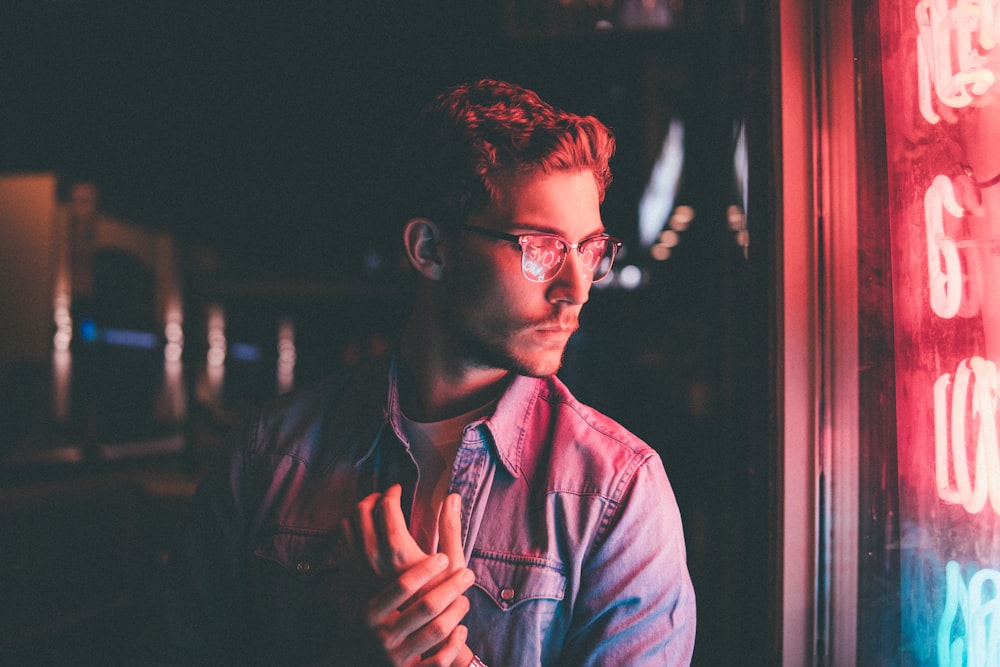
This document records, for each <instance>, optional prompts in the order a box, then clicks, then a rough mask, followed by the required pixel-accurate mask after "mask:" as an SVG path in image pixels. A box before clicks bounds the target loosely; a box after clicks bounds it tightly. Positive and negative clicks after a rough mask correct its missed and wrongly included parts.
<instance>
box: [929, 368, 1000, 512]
mask: <svg viewBox="0 0 1000 667" xmlns="http://www.w3.org/2000/svg"><path fill="white" fill-rule="evenodd" d="M970 379H971V380H972V382H971V391H970ZM949 387H950V388H951V413H950V415H949V411H948V389H949ZM998 388H1000V378H998V376H997V367H996V365H995V364H994V363H993V362H992V361H987V360H985V359H983V358H981V357H973V358H972V359H968V360H964V361H962V362H961V363H960V364H959V365H958V368H957V369H955V379H954V382H952V379H951V375H950V374H948V373H945V374H944V375H942V376H941V377H940V378H938V380H937V382H935V383H934V466H935V478H936V481H937V490H938V496H939V497H940V498H941V500H943V501H945V502H946V503H952V504H961V505H962V506H963V507H964V508H965V510H966V511H967V512H969V513H970V514H978V513H979V512H981V511H982V510H983V508H984V507H985V506H986V499H987V498H989V500H990V505H991V506H992V507H993V511H995V512H996V513H997V514H1000V438H998V435H997V401H998ZM970 403H971V404H970ZM967 417H968V419H967ZM967 423H973V424H977V425H978V427H977V430H976V435H975V443H976V444H975V447H976V451H975V457H974V460H975V480H972V479H970V475H969V458H968V454H967V451H966V449H967V447H968V438H967V435H966V424H967ZM949 426H950V428H949ZM949 455H950V456H949ZM949 458H950V459H951V461H952V463H951V464H949ZM952 472H954V480H955V483H954V486H952V483H951V476H952Z"/></svg>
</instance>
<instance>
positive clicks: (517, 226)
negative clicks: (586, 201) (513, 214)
mask: <svg viewBox="0 0 1000 667" xmlns="http://www.w3.org/2000/svg"><path fill="white" fill-rule="evenodd" d="M522 229H523V230H525V231H523V232H515V231H513V230H522ZM511 230H512V231H509V232H508V233H509V234H531V233H535V234H548V235H549V236H558V237H559V238H561V239H565V238H566V237H565V236H563V235H562V234H560V233H559V232H558V231H556V230H555V229H547V228H545V227H539V226H538V225H534V224H528V223H521V222H514V223H513V224H512V225H511ZM607 233H608V230H607V227H605V226H604V223H603V222H602V223H601V228H600V230H598V231H596V232H593V233H591V234H587V235H585V236H584V237H583V238H582V239H580V240H581V241H583V240H585V239H590V238H593V237H595V236H600V235H601V234H607Z"/></svg>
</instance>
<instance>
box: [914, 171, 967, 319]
mask: <svg viewBox="0 0 1000 667" xmlns="http://www.w3.org/2000/svg"><path fill="white" fill-rule="evenodd" d="M944 211H948V213H949V214H951V215H952V216H954V217H956V218H960V217H962V216H963V215H964V214H965V209H964V208H962V207H961V206H960V205H959V203H958V201H957V200H956V199H955V188H954V186H952V183H951V179H950V178H948V177H947V176H945V175H944V174H938V175H937V176H935V177H934V180H933V181H932V182H931V186H930V187H929V188H927V193H926V194H925V195H924V218H925V220H924V223H925V225H926V229H927V272H928V280H929V281H930V296H931V308H932V309H933V310H934V313H935V314H936V315H937V316H938V317H943V318H945V319H950V318H952V317H955V315H957V314H958V309H959V306H961V305H962V263H961V261H960V260H959V256H958V246H957V245H956V243H955V239H953V238H951V237H950V236H947V235H945V233H944ZM942 265H943V267H944V268H943V270H942Z"/></svg>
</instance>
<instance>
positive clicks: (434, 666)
mask: <svg viewBox="0 0 1000 667" xmlns="http://www.w3.org/2000/svg"><path fill="white" fill-rule="evenodd" d="M468 638H469V629H468V628H467V627H465V626H464V625H459V626H458V627H456V628H455V629H454V630H452V632H451V634H450V635H449V636H448V641H447V642H445V643H444V644H442V645H441V646H440V647H438V648H437V649H436V650H435V651H433V653H431V654H430V655H426V656H425V657H424V659H423V660H422V661H420V663H419V664H418V665H417V667H451V665H453V664H455V663H456V662H457V663H458V664H460V665H461V664H468V663H469V662H471V660H472V658H471V656H470V657H469V659H468V660H462V661H458V657H459V656H460V655H463V651H464V652H465V653H471V651H469V650H468V649H466V648H465V642H466V640H467V639H468Z"/></svg>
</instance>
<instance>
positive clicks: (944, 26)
mask: <svg viewBox="0 0 1000 667" xmlns="http://www.w3.org/2000/svg"><path fill="white" fill-rule="evenodd" d="M948 4H949V0H921V1H920V2H918V3H917V6H916V17H917V30H918V33H917V88H918V90H917V92H918V97H919V103H920V112H921V114H923V116H924V118H925V119H926V120H927V122H929V123H932V124H934V123H937V122H938V121H940V120H941V117H940V116H939V115H938V114H937V112H935V110H934V103H933V99H932V92H934V93H937V99H938V100H940V101H941V103H943V104H945V105H946V106H949V107H952V108H956V109H958V108H962V107H967V106H969V104H971V103H972V101H973V96H979V95H982V94H984V93H985V92H986V91H987V90H989V88H990V86H992V85H993V83H994V82H995V81H996V73H994V72H993V71H991V70H990V69H989V67H988V66H987V65H988V60H987V55H986V54H987V53H988V52H989V51H990V50H991V49H992V48H993V46H994V45H995V43H996V38H997V26H996V24H997V20H996V17H997V11H996V4H997V3H996V0H958V1H957V3H956V4H955V6H954V7H949V6H948ZM974 35H975V36H976V38H975V39H973V36H974ZM974 42H975V43H974ZM984 52H985V53H984Z"/></svg>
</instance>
